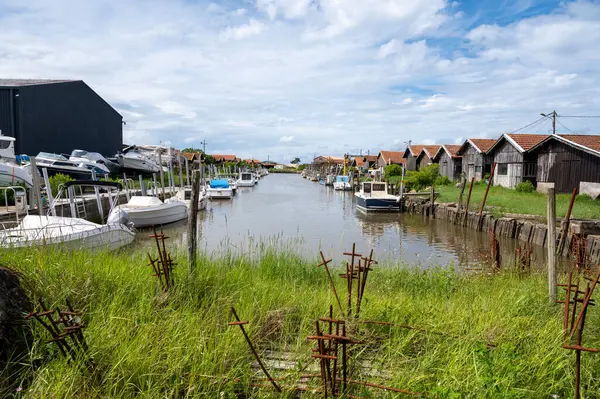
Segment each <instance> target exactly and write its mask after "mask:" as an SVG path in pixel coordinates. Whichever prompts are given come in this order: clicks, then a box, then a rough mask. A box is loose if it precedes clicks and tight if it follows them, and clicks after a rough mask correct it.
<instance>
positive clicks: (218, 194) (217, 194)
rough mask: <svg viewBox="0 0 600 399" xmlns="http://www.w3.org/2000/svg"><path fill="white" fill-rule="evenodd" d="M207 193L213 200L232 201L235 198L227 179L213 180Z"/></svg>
mask: <svg viewBox="0 0 600 399" xmlns="http://www.w3.org/2000/svg"><path fill="white" fill-rule="evenodd" d="M206 193H207V194H208V196H209V198H212V199H231V198H232V197H233V190H232V189H231V187H230V186H229V180H227V179H212V180H211V181H210V185H209V187H208V188H207V189H206Z"/></svg>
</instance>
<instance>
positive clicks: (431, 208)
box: [429, 184, 435, 219]
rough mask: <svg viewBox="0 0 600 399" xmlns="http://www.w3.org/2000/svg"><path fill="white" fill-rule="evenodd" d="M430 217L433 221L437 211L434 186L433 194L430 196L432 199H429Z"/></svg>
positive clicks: (432, 187) (432, 188)
mask: <svg viewBox="0 0 600 399" xmlns="http://www.w3.org/2000/svg"><path fill="white" fill-rule="evenodd" d="M429 206H430V208H429V217H430V218H431V219H433V212H434V209H435V188H434V186H433V184H432V185H431V194H430V198H429Z"/></svg>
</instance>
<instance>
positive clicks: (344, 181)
mask: <svg viewBox="0 0 600 399" xmlns="http://www.w3.org/2000/svg"><path fill="white" fill-rule="evenodd" d="M333 189H334V190H337V191H349V190H352V186H351V185H350V177H348V176H336V178H335V182H334V183H333Z"/></svg>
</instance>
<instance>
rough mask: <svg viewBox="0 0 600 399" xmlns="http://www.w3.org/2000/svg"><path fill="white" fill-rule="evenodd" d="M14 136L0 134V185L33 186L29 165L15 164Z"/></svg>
mask: <svg viewBox="0 0 600 399" xmlns="http://www.w3.org/2000/svg"><path fill="white" fill-rule="evenodd" d="M15 141H16V139H15V138H14V137H9V136H2V135H0V186H2V187H6V186H16V185H25V186H26V187H33V180H32V177H31V167H30V166H29V165H24V166H21V165H19V164H17V161H16V157H15Z"/></svg>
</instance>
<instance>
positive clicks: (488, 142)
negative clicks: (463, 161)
mask: <svg viewBox="0 0 600 399" xmlns="http://www.w3.org/2000/svg"><path fill="white" fill-rule="evenodd" d="M469 141H470V142H471V143H473V144H474V145H475V146H476V147H477V148H479V150H480V151H481V152H487V150H489V149H490V147H491V146H493V145H494V143H495V142H496V139H469Z"/></svg>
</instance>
